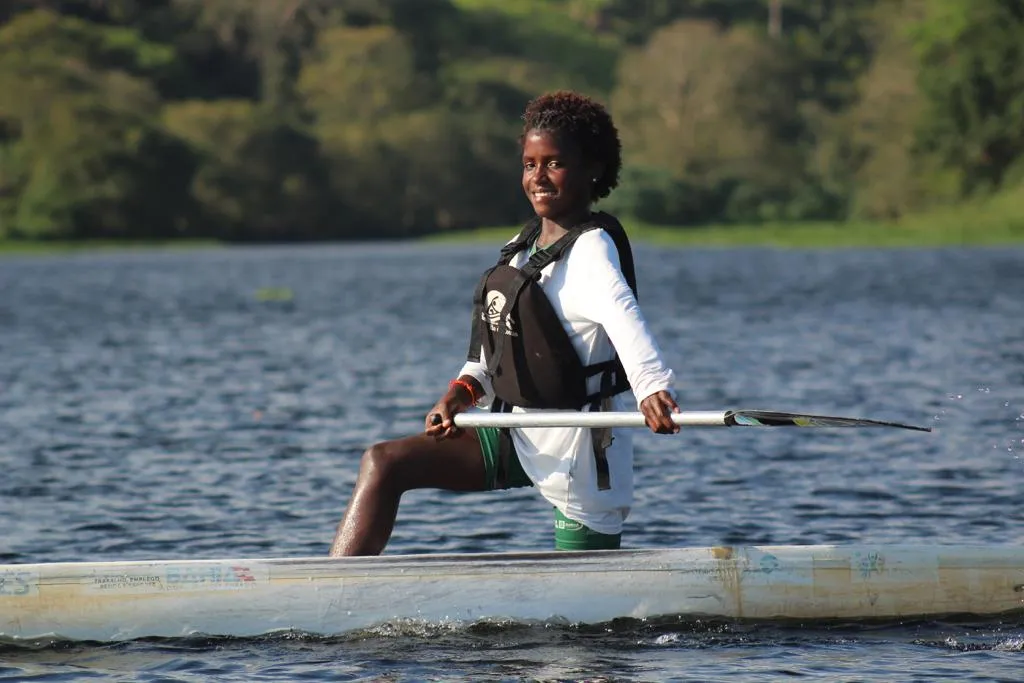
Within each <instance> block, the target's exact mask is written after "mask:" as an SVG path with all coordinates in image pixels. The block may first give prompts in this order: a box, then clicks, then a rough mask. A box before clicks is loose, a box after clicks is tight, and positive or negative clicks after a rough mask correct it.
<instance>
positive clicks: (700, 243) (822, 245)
mask: <svg viewBox="0 0 1024 683" xmlns="http://www.w3.org/2000/svg"><path fill="white" fill-rule="evenodd" d="M623 224H624V225H625V227H626V230H627V232H628V233H629V235H630V237H631V238H632V239H633V241H634V242H636V243H638V244H644V243H646V244H653V245H657V246H666V247H671V246H680V247H718V248H740V247H773V248H791V249H801V248H808V249H811V248H813V249H830V248H851V247H857V248H913V247H958V246H962V247H971V246H997V245H1017V244H1024V217H1013V218H1005V217H1003V218H1002V219H1001V220H1000V219H996V218H995V217H992V216H986V215H985V214H984V212H982V213H980V214H975V215H974V216H969V215H965V214H962V213H961V212H959V211H957V212H952V215H942V214H936V215H932V216H917V217H913V218H912V219H908V220H906V221H900V222H893V223H882V222H848V223H827V222H820V223H775V224H762V225H714V226H694V227H673V226H660V225H649V224H645V223H642V222H639V221H631V220H624V221H623ZM518 230H519V226H503V227H487V228H478V229H475V230H460V231H452V232H439V233H434V234H431V235H427V236H425V237H422V238H419V239H418V240H416V241H419V242H423V243H446V244H473V243H494V244H501V243H503V242H505V241H507V240H509V239H511V238H512V237H513V236H514V235H515V234H516V233H517V232H518ZM357 241H358V242H359V243H364V244H365V243H366V241H367V240H364V239H361V240H353V243H354V242H357ZM388 241H391V240H388ZM325 243H331V244H344V243H345V242H343V241H340V240H330V241H326V242H325ZM228 244H229V243H225V242H220V241H217V240H197V239H187V240H186V239H183V240H180V241H176V240H152V241H146V240H138V241H134V240H82V241H70V240H63V241H26V240H3V239H0V257H3V256H15V255H18V256H21V255H28V256H31V255H54V254H73V253H83V252H89V253H94V252H104V251H111V252H117V251H140V250H192V249H211V248H224V247H226V246H228ZM245 244H247V245H254V244H257V243H255V242H246V243H245ZM280 244H285V243H280ZM287 244H292V243H287ZM294 244H298V243H294ZM303 244H315V243H314V242H303Z"/></svg>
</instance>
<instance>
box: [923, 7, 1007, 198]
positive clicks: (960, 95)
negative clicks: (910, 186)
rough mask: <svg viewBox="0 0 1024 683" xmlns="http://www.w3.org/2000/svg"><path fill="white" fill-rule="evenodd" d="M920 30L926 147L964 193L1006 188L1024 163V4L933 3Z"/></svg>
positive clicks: (928, 153)
mask: <svg viewBox="0 0 1024 683" xmlns="http://www.w3.org/2000/svg"><path fill="white" fill-rule="evenodd" d="M923 9H924V20H923V21H922V22H920V24H918V26H917V30H916V31H915V32H914V34H913V35H914V39H915V45H916V48H917V53H918V55H919V59H920V80H919V83H920V87H921V90H922V92H923V93H924V95H925V98H926V105H925V107H926V108H925V113H924V118H923V120H922V124H921V128H920V138H919V142H920V149H921V152H922V153H923V154H927V155H935V156H936V157H937V158H938V159H940V160H941V162H942V163H943V164H944V165H946V166H948V167H949V168H950V169H952V170H954V171H955V172H957V173H958V174H959V176H960V186H961V190H962V192H964V193H968V194H970V193H976V192H989V191H992V190H994V189H997V188H999V187H1000V186H1001V185H1002V183H1003V181H1004V178H1005V177H1006V175H1007V173H1008V171H1010V170H1011V169H1014V167H1015V166H1017V167H1019V165H1020V164H1021V159H1022V158H1024V126H1022V125H1021V122H1022V121H1024V2H1022V0H972V2H970V3H967V2H961V1H959V0H930V2H928V3H925V4H924V6H923Z"/></svg>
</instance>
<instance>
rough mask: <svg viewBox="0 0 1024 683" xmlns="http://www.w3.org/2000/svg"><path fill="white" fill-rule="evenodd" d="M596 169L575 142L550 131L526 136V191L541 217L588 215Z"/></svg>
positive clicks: (560, 219)
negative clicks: (563, 138) (585, 158)
mask: <svg viewBox="0 0 1024 683" xmlns="http://www.w3.org/2000/svg"><path fill="white" fill-rule="evenodd" d="M596 170H597V169H596V168H593V164H588V163H586V162H585V160H584V159H583V155H582V154H581V153H580V150H579V149H577V148H576V146H575V145H573V144H571V143H569V142H567V141H563V140H561V139H560V138H559V137H558V136H556V135H554V134H552V133H550V132H548V131H543V130H536V129H535V130H531V131H530V132H528V133H527V134H526V136H525V137H524V138H523V191H524V192H526V198H527V199H529V200H530V204H532V205H533V210H534V211H535V212H536V213H537V215H538V216H539V217H541V218H546V219H549V220H552V221H555V222H556V223H563V222H572V221H574V220H575V219H579V218H582V217H584V216H586V215H588V214H589V212H590V204H591V201H592V197H591V188H592V187H593V178H594V176H595V175H596Z"/></svg>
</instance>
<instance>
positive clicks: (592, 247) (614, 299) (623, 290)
mask: <svg viewBox="0 0 1024 683" xmlns="http://www.w3.org/2000/svg"><path fill="white" fill-rule="evenodd" d="M571 263H572V265H573V267H574V268H575V267H577V266H578V267H579V268H580V273H581V276H582V278H583V286H584V287H585V288H586V292H585V296H581V297H580V305H579V311H580V313H581V314H583V315H584V316H586V317H587V318H589V319H591V320H593V321H594V322H596V323H598V324H600V325H601V327H602V328H604V331H605V333H606V334H607V335H608V339H609V340H610V341H611V343H612V346H614V347H615V351H616V352H617V353H618V354H619V359H620V360H621V361H622V365H623V367H624V368H625V370H626V377H627V378H628V379H629V384H630V386H631V387H632V388H633V394H634V395H635V396H636V400H637V405H638V406H639V404H640V403H641V402H642V401H643V400H644V399H645V398H647V397H648V396H650V395H651V394H655V393H657V392H659V391H668V392H669V393H671V394H672V395H673V397H674V396H675V390H674V388H673V384H674V382H675V374H674V373H673V372H672V369H671V368H669V367H668V366H667V365H666V364H665V362H664V360H663V358H662V355H661V350H660V349H659V348H658V345H657V343H656V342H655V340H654V337H653V336H652V335H651V333H650V330H649V329H648V327H647V322H646V321H645V320H644V317H643V313H642V312H641V311H640V306H639V304H638V303H637V300H636V297H635V296H634V295H633V290H631V289H630V288H629V283H627V282H626V278H625V276H623V274H622V270H621V268H620V265H619V252H618V249H617V248H616V247H615V242H614V241H613V240H612V238H611V236H610V235H608V233H606V232H605V231H604V230H593V231H590V232H587V233H584V234H583V235H581V236H580V238H579V239H578V240H577V241H576V244H574V245H573V251H572V252H571Z"/></svg>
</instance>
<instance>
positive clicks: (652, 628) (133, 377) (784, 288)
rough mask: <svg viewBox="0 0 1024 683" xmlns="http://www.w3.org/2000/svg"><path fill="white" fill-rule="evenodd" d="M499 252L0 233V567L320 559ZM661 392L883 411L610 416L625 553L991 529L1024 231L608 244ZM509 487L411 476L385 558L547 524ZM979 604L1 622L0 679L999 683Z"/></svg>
mask: <svg viewBox="0 0 1024 683" xmlns="http://www.w3.org/2000/svg"><path fill="white" fill-rule="evenodd" d="M495 256H496V246H495V245H489V246H454V247H453V246H450V245H421V244H389V245H375V244H366V245H339V246H323V245H320V246H309V247H247V248H231V249H218V250H209V251H195V252H146V251H140V252H131V253H94V254H77V255H63V256H48V257H5V258H3V259H0V435H2V438H0V465H2V467H3V477H0V527H2V529H3V535H2V536H0V562H3V563H24V562H56V561H79V560H89V561H100V560H130V559H202V558H223V557H290V556H306V555H323V554H325V553H326V552H327V548H328V546H329V543H330V541H331V537H332V534H333V530H334V526H335V524H336V523H337V520H338V518H339V517H340V515H341V512H342V510H343V508H344V506H345V503H346V500H347V496H348V493H349V491H350V489H351V486H352V483H353V481H354V478H355V474H356V469H357V466H358V462H359V457H360V454H361V453H362V451H363V449H364V448H365V447H366V446H367V445H369V444H370V443H372V442H374V441H376V440H380V439H384V438H391V437H395V436H399V435H404V434H407V433H411V432H414V431H416V430H418V429H420V428H421V425H422V420H423V414H424V412H425V411H426V410H427V409H428V408H429V407H430V406H431V405H432V404H433V402H434V401H435V400H436V398H437V397H438V395H439V394H440V393H441V392H442V391H443V390H444V389H445V388H446V386H447V382H448V380H449V379H450V378H451V376H452V375H453V373H454V372H455V371H456V370H457V369H458V368H459V366H460V365H461V359H462V357H463V354H464V353H465V347H466V335H467V333H468V327H469V302H470V297H471V291H470V290H471V288H472V285H473V284H474V283H475V280H476V278H477V276H478V275H479V273H480V272H481V271H482V270H483V269H484V268H485V267H486V266H488V265H489V264H490V263H491V262H492V261H493V259H494V258H495ZM636 260H637V266H638V270H639V290H640V297H641V303H642V306H643V309H644V312H645V315H646V317H647V319H648V321H649V323H650V325H651V327H652V329H653V331H654V333H655V335H656V337H657V339H658V341H659V344H660V345H661V347H662V349H663V351H664V354H665V356H666V358H667V359H668V361H669V362H670V363H671V364H672V366H673V367H674V368H675V370H676V373H677V376H678V386H677V388H678V390H679V394H680V398H681V402H682V405H683V407H684V408H686V409H693V410H713V409H725V408H764V409H776V410H793V411H804V412H815V413H821V414H837V415H852V416H863V417H875V418H880V419H889V420H897V421H904V422H913V423H918V424H923V425H927V426H931V427H934V428H935V431H934V432H933V433H931V434H922V433H917V432H909V431H902V430H888V429H882V430H815V429H728V430H727V429H694V430H688V431H685V432H684V433H682V434H680V435H677V436H671V437H669V436H655V435H652V434H649V433H639V434H638V435H637V439H636V446H637V457H636V476H637V481H636V487H637V499H636V505H635V508H634V510H633V513H632V515H631V516H630V518H629V520H628V523H627V528H626V532H625V544H626V545H628V546H630V547H671V546H684V545H693V546H705V545H715V544H815V543H879V544H881V543H896V544H899V543H914V544H919V543H924V544H948V543H964V544H1014V545H1016V544H1019V543H1020V542H1021V540H1022V538H1024V526H1022V522H1024V492H1022V491H1024V487H1022V484H1024V463H1022V462H1021V456H1022V455H1024V303H1022V302H1024V249H1021V248H1001V249H934V250H925V249H910V250H841V251H830V250H807V251H804V250H793V251H783V250H771V249H741V250H709V249H664V248H658V249H655V248H651V247H645V246H642V245H641V246H637V247H636ZM552 538H553V531H552V515H551V510H550V508H549V506H547V505H546V504H545V503H544V502H543V501H542V500H541V499H540V497H539V496H538V495H537V494H536V493H535V492H534V491H532V490H515V491H509V492H501V493H480V494H450V493H443V492H436V491H419V492H414V493H411V494H408V495H407V496H406V498H405V500H404V502H403V507H402V510H401V512H400V515H399V520H398V525H397V528H396V530H395V534H394V537H393V538H392V541H391V544H390V546H389V548H388V552H389V553H427V552H439V551H445V552H479V551H504V550H533V549H548V548H550V547H551V545H552ZM1022 648H1024V625H1022V623H1020V622H1017V621H1014V620H1007V621H986V622H981V623H970V622H901V623H888V624H830V625H820V624H819V625H801V624H786V625H764V624H761V625H749V624H736V623H727V622H722V623H716V622H703V621H696V622H695V621H693V620H679V619H675V620H673V619H668V620H660V621H653V622H622V623H619V622H616V623H612V624H601V625H580V624H565V623H557V622H553V623H547V624H517V623H499V624H493V623H492V624H477V625H473V626H464V625H463V626H458V625H444V624H388V625H382V626H381V627H380V628H377V629H373V630H370V631H366V632H359V633H352V634H343V635H340V636H336V637H331V638H313V637H298V636H292V637H287V636H280V635H279V636H272V637H271V636H268V637H265V638H257V639H245V640H238V639H225V638H220V639H209V638H193V639H172V640H152V641H135V642H130V643H119V644H95V643H92V644H90V643H68V642H39V643H29V644H26V643H17V644H13V643H6V644H0V679H10V680H40V681H42V680H47V681H58V680H60V681H67V680H88V679H99V680H132V681H135V680H139V681H205V680H223V681H260V680H267V681H282V680H309V681H417V680H437V681H448V680H472V681H505V680H508V681H519V680H527V681H568V680H592V681H618V680H623V681H626V680H629V681H668V680H699V681H717V680H723V681H724V680H730V681H736V680H752V681H762V680H763V681H774V680H787V679H791V678H793V679H795V678H800V679H805V680H807V679H810V680H828V681H866V680H872V681H892V680H920V681H935V680H951V681H999V680H1005V681H1011V680H1021V679H1022V677H1024V676H1022V675H1021V674H1020V671H1021V666H1022V664H1024V659H1022V653H1021V650H1022Z"/></svg>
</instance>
